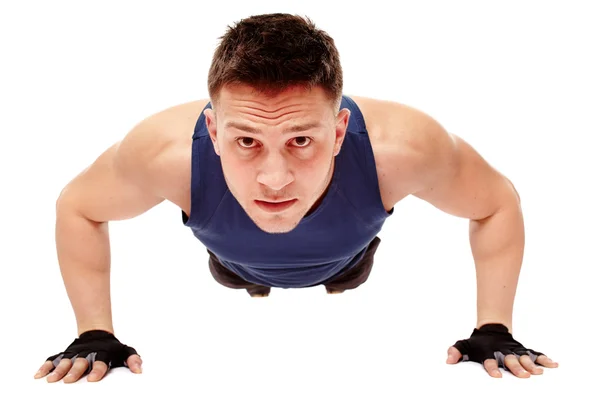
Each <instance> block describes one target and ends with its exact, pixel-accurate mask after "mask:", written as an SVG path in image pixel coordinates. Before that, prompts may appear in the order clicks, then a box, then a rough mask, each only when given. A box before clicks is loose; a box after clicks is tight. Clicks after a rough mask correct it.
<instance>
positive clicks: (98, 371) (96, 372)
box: [87, 361, 108, 382]
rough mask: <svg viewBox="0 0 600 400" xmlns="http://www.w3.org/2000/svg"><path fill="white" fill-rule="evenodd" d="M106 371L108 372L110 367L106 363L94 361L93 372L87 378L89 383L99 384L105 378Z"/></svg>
mask: <svg viewBox="0 0 600 400" xmlns="http://www.w3.org/2000/svg"><path fill="white" fill-rule="evenodd" d="M106 371H108V365H107V364H106V363H105V362H104V361H94V364H93V367H92V371H91V372H90V374H89V375H88V377H87V380H88V382H98V381H99V380H100V379H102V378H104V375H106Z"/></svg>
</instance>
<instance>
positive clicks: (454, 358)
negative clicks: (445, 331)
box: [446, 346, 462, 364]
mask: <svg viewBox="0 0 600 400" xmlns="http://www.w3.org/2000/svg"><path fill="white" fill-rule="evenodd" d="M461 357H462V354H461V353H460V351H458V349H457V348H456V347H454V346H450V348H449V349H448V358H447V359H446V364H456V363H457V362H458V361H460V359H461Z"/></svg>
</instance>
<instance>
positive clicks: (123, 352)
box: [46, 330, 138, 373]
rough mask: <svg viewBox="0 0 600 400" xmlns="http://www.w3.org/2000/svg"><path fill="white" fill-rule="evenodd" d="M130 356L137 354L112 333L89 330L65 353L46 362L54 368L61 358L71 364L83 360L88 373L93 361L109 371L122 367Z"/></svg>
mask: <svg viewBox="0 0 600 400" xmlns="http://www.w3.org/2000/svg"><path fill="white" fill-rule="evenodd" d="M132 354H138V353H137V351H136V350H135V349H134V348H133V347H129V346H127V345H124V344H123V343H121V342H120V341H119V340H118V339H117V338H116V337H115V336H114V335H113V334H112V333H109V332H106V331H102V330H91V331H87V332H84V333H82V334H81V335H80V336H79V338H77V339H75V340H74V341H73V343H71V344H70V345H69V347H67V349H66V350H65V351H63V352H61V353H58V354H55V355H53V356H50V357H48V358H47V359H46V361H52V364H53V365H54V367H55V368H56V366H58V363H60V360H62V359H63V358H70V359H71V362H73V363H74V362H75V360H76V359H77V358H85V359H86V360H87V361H88V369H87V371H86V373H89V372H90V371H91V370H92V367H93V365H94V361H103V362H105V363H106V365H108V368H109V369H110V368H116V367H124V366H126V364H125V361H127V358H129V356H131V355H132Z"/></svg>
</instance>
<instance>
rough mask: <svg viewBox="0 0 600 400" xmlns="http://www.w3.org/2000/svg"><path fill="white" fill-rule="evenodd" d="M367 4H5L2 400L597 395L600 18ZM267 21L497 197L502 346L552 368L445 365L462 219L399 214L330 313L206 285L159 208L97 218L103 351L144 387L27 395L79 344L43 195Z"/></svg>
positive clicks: (45, 390) (118, 375) (287, 293)
mask: <svg viewBox="0 0 600 400" xmlns="http://www.w3.org/2000/svg"><path fill="white" fill-rule="evenodd" d="M384 4H385V3H384V2H382V1H373V0H370V1H367V2H361V3H355V4H353V5H352V4H350V3H349V2H331V3H326V2H324V1H307V0H303V1H300V2H282V1H252V2H247V3H246V2H241V1H230V2H201V1H188V2H182V1H168V2H167V1H163V2H143V3H142V2H131V1H103V2H95V3H92V2H75V1H72V2H65V1H53V2H42V1H39V2H32V1H20V2H18V3H17V2H10V3H9V2H3V3H2V6H1V8H0V37H1V38H2V39H0V43H1V46H2V48H1V51H2V53H1V54H2V55H1V58H2V61H1V63H0V68H1V74H0V96H1V97H0V101H1V106H2V107H1V111H0V112H1V115H0V118H1V119H0V124H1V125H0V132H1V139H0V163H1V165H0V177H1V186H0V188H1V190H2V193H1V196H0V218H1V219H0V221H2V223H1V224H0V232H1V233H2V241H1V242H0V289H1V291H0V307H1V309H0V310H1V319H0V324H1V327H0V336H1V340H0V343H1V344H2V349H1V355H0V357H1V359H2V362H1V363H0V398H6V399H9V398H10V399H13V398H14V399H17V398H19V399H20V398H25V397H29V396H30V395H31V396H36V397H37V398H44V399H74V398H86V399H90V398H93V399H95V398H98V399H100V398H102V399H105V398H108V396H110V397H114V396H115V395H116V396H118V397H126V398H127V397H129V396H140V398H142V397H147V396H150V395H154V394H156V395H159V396H160V397H161V398H163V397H166V396H170V397H171V398H176V399H188V398H206V399H234V398H244V399H338V398H340V399H341V398H344V399H347V398H352V399H355V398H356V399H358V398H361V399H364V398H369V399H371V398H373V399H391V398H425V397H426V396H429V395H435V396H436V397H435V398H442V397H443V398H477V399H479V398H503V399H505V398H530V399H531V398H534V397H532V396H537V397H540V398H546V397H550V398H554V397H555V396H556V397H561V396H562V395H565V394H569V393H571V394H573V395H575V393H574V392H572V391H584V390H586V389H589V390H591V391H592V392H589V393H587V394H584V393H583V392H582V393H579V394H578V395H577V397H578V398H582V399H584V398H595V397H594V396H595V395H597V392H596V391H597V389H596V388H594V387H593V385H592V384H593V382H594V379H596V376H597V373H596V365H595V364H594V361H595V360H596V358H597V344H598V340H597V339H598V336H597V333H598V331H597V326H598V323H597V322H598V315H599V313H598V305H599V304H600V301H599V296H598V290H597V287H598V268H599V267H600V257H599V256H598V250H597V249H598V239H599V237H600V235H599V234H598V223H599V222H600V218H599V211H598V207H597V206H598V203H599V200H600V198H599V195H598V188H597V185H598V182H599V175H600V163H599V162H598V158H597V154H598V147H597V142H598V134H599V133H600V122H599V120H598V113H599V111H598V110H599V109H600V99H599V94H598V93H600V79H599V77H598V71H600V61H599V60H598V49H599V48H600V45H599V44H598V39H599V38H600V28H599V25H598V20H599V16H600V15H599V13H598V11H595V8H596V7H597V5H595V4H594V2H592V1H589V2H582V1H579V2H577V1H568V2H567V1H562V2H543V3H542V2H541V1H540V2H532V1H518V2H517V1H502V2H500V1H498V2H489V1H488V2H475V1H471V2H466V1H460V2H459V1H452V2H441V1H440V2H431V1H413V2H406V1H397V2H395V3H394V4H395V5H394V6H393V7H394V8H393V9H392V6H391V5H384ZM390 4H391V3H390ZM265 12H292V13H299V14H301V15H306V16H309V17H310V18H312V19H313V20H314V21H315V22H316V23H317V25H318V26H319V27H320V28H322V29H324V30H326V31H327V32H329V33H330V34H331V35H332V36H333V37H334V39H335V40H336V44H337V46H338V48H339V51H340V53H341V58H342V62H343V66H344V73H345V93H347V94H357V95H363V96H369V97H377V98H385V99H392V100H396V101H400V102H404V103H406V104H409V105H412V106H414V107H417V108H420V109H422V110H424V111H426V112H428V113H429V114H430V115H432V116H434V117H435V118H436V119H437V120H438V121H440V122H441V123H442V124H443V125H444V126H445V127H446V128H447V129H448V130H449V131H451V132H453V133H456V134H458V135H460V136H462V137H463V138H465V139H466V140H467V141H468V142H469V143H471V144H472V145H473V146H474V147H475V148H476V149H477V150H478V151H479V152H480V153H481V154H482V155H483V156H484V157H485V158H486V159H487V160H488V161H490V163H491V164H492V165H493V166H494V167H496V168H498V169H499V170H500V171H502V172H503V173H504V174H505V175H507V176H508V177H509V178H510V179H511V180H512V181H513V182H514V184H515V185H516V187H517V189H518V190H519V193H520V195H521V198H522V204H523V210H524V215H525V223H526V249H525V259H524V263H523V270H522V274H521V279H520V283H519V287H518V293H517V298H516V304H515V314H514V334H515V338H516V339H517V340H520V341H521V342H523V344H524V345H526V346H528V347H531V348H534V349H537V350H539V351H543V352H546V353H547V354H548V355H549V356H550V357H552V358H553V359H554V360H556V361H558V362H559V363H560V367H559V368H558V369H555V370H549V369H546V371H545V373H544V375H542V376H532V377H531V378H530V379H527V380H519V379H517V378H515V377H514V376H512V375H510V374H509V373H506V372H505V373H504V378H503V379H492V378H490V377H489V376H488V375H487V374H486V373H485V372H484V370H483V368H482V367H481V365H479V364H475V363H461V364H459V365H446V364H445V359H446V350H447V348H448V346H450V345H451V344H453V343H454V342H455V341H456V340H458V339H462V338H465V337H468V336H469V335H470V333H471V331H472V328H473V325H474V323H475V311H476V310H475V295H476V292H475V273H474V266H473V259H472V257H471V253H470V248H469V242H468V221H467V220H462V219H458V218H455V217H452V216H449V215H446V214H444V213H443V212H441V211H439V210H437V209H435V208H433V207H432V206H430V205H428V204H427V203H424V202H422V201H419V200H416V199H414V198H409V199H406V200H404V201H403V202H402V203H400V204H399V205H398V206H397V207H396V212H395V214H394V216H393V217H392V218H390V219H389V220H388V223H387V224H386V226H385V227H384V230H383V231H382V232H381V235H380V237H381V238H382V244H381V246H380V248H379V251H378V253H377V255H376V263H375V266H374V268H373V271H372V274H371V277H370V279H369V281H368V282H367V283H365V284H364V285H363V286H361V287H360V288H359V289H357V290H354V291H349V292H346V293H344V294H342V295H335V296H332V295H327V294H326V293H325V289H324V287H322V286H319V287H316V288H310V289H301V290H298V289H296V290H282V289H273V291H272V292H271V295H270V297H267V298H258V299H255V298H251V297H250V296H248V294H247V293H246V292H245V291H243V290H237V291H236V290H232V289H228V288H225V287H223V286H221V285H219V284H218V283H217V282H216V281H214V280H213V279H212V276H211V275H210V273H209V270H208V267H207V254H206V251H205V249H204V247H203V246H202V245H201V244H200V243H199V242H197V241H196V239H195V238H194V237H193V235H192V234H191V232H190V231H189V230H188V229H187V228H185V227H184V226H183V225H182V224H181V216H180V211H179V209H177V208H176V207H175V206H174V205H172V204H167V203H163V204H161V205H160V206H158V207H157V208H155V209H152V210H150V211H149V212H147V213H146V214H144V215H142V216H140V217H137V218H135V219H134V220H129V221H121V222H114V223H111V224H110V229H111V231H110V232H111V233H110V234H111V243H112V260H113V272H112V276H113V283H112V298H113V303H112V304H113V312H114V324H115V328H116V334H117V337H118V338H119V339H120V340H121V341H123V342H124V343H126V344H129V345H131V346H133V347H135V348H136V349H137V350H138V351H139V352H140V354H141V355H142V358H143V360H144V364H143V367H144V373H143V374H142V375H134V374H132V373H131V372H130V371H129V370H127V369H125V368H118V369H115V370H112V371H111V372H110V374H109V376H107V377H106V378H105V379H104V380H102V381H101V382H99V383H95V384H93V383H88V382H87V381H85V380H82V381H80V382H78V383H77V384H74V385H65V384H64V383H63V382H59V383H55V384H48V383H47V382H46V380H45V379H42V380H34V379H33V374H34V373H35V371H36V370H37V368H38V367H39V366H40V365H41V364H42V362H43V361H44V360H45V359H46V357H48V356H49V355H51V354H54V353H56V352H59V351H62V350H63V349H64V348H65V347H66V346H67V345H68V344H69V343H70V342H71V341H72V340H73V339H74V335H75V334H76V326H75V320H74V316H73V314H72V311H71V308H70V303H69V301H68V299H67V296H66V292H65V290H64V287H63V286H62V280H61V277H60V272H59V269H58V264H57V259H56V254H55V247H54V218H55V215H54V203H55V200H56V198H57V195H58V193H59V192H60V190H61V189H62V187H63V186H64V185H65V184H66V183H67V182H68V181H69V180H70V179H71V178H72V177H74V176H75V175H76V174H77V173H79V172H80V171H81V170H82V169H83V168H85V167H86V166H87V165H89V164H90V163H91V162H92V161H93V160H94V159H95V158H96V157H97V156H98V155H99V154H100V153H101V152H102V151H103V150H104V149H106V148H107V147H109V146H110V145H111V144H112V143H114V142H115V141H117V140H119V139H120V138H122V137H123V136H124V135H125V134H126V133H127V132H128V130H129V129H130V128H131V127H132V126H133V125H134V124H136V123H137V122H138V121H140V120H141V119H143V118H145V117H146V116H148V115H150V114H152V113H155V112H157V111H159V110H161V109H164V108H166V107H170V106H172V105H175V104H179V103H183V102H187V101H191V100H195V99H200V98H203V97H206V96H207V91H206V75H207V71H208V67H209V64H210V60H211V57H212V52H213V50H214V48H215V46H216V44H217V40H218V37H219V36H220V35H222V34H223V33H224V31H225V28H226V26H227V25H229V24H233V23H234V22H235V21H237V20H239V19H241V18H244V17H247V16H249V15H252V14H260V13H265ZM190 134H191V132H190ZM3 392H4V393H3ZM594 392H595V393H594ZM38 396H39V397H38ZM438 396H439V397H438ZM136 398H137V397H136Z"/></svg>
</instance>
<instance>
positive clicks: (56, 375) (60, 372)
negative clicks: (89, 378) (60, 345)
mask: <svg viewBox="0 0 600 400" xmlns="http://www.w3.org/2000/svg"><path fill="white" fill-rule="evenodd" d="M72 365H73V363H72V362H71V359H70V358H63V359H62V360H60V362H59V363H58V365H57V366H56V368H55V369H54V371H52V373H51V374H50V375H48V377H47V378H46V380H47V381H48V382H50V383H53V382H57V381H60V380H61V379H62V378H63V377H64V376H65V375H66V374H67V372H69V370H70V369H71V366H72Z"/></svg>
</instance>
